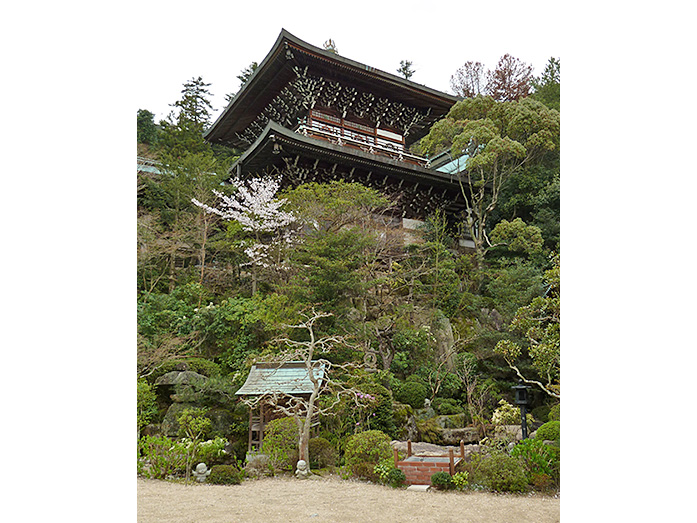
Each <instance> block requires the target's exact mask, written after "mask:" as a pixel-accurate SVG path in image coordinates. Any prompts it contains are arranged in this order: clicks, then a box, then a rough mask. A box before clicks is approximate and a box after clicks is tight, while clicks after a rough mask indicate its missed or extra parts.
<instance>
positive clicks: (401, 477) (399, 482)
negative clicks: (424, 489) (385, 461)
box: [386, 467, 407, 488]
mask: <svg viewBox="0 0 697 523" xmlns="http://www.w3.org/2000/svg"><path fill="white" fill-rule="evenodd" d="M406 481H407V476H406V474H404V472H402V471H401V470H400V469H398V468H396V467H395V468H392V469H390V471H389V472H388V473H387V481H386V482H387V484H388V485H389V486H390V487H394V488H399V487H401V486H403V485H404V484H405V483H406Z"/></svg>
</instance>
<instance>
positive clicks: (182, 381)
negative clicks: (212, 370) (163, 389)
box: [155, 370, 208, 386]
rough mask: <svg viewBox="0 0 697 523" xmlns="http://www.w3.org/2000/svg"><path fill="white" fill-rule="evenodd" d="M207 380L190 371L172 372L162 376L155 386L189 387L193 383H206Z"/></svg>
mask: <svg viewBox="0 0 697 523" xmlns="http://www.w3.org/2000/svg"><path fill="white" fill-rule="evenodd" d="M206 380H208V378H207V377H206V376H204V375H203V374H199V373H198V372H194V371H192V370H185V371H179V370H173V371H172V372H168V373H167V374H163V375H162V376H160V377H159V378H157V380H156V381H155V386H159V385H190V384H191V383H193V382H197V383H198V382H201V381H206Z"/></svg>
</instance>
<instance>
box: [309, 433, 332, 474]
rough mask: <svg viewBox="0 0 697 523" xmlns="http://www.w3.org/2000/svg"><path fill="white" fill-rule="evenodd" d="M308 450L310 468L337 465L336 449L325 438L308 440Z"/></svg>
mask: <svg viewBox="0 0 697 523" xmlns="http://www.w3.org/2000/svg"><path fill="white" fill-rule="evenodd" d="M308 451H309V454H310V468H311V469H322V468H324V467H333V466H335V465H336V458H337V456H336V450H335V449H334V447H332V444H331V443H329V440H327V439H325V438H321V437H318V438H310V441H309V442H308Z"/></svg>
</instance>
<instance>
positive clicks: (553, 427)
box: [535, 421, 560, 441]
mask: <svg viewBox="0 0 697 523" xmlns="http://www.w3.org/2000/svg"><path fill="white" fill-rule="evenodd" d="M559 429H560V425H559V422H558V421H548V422H547V423H545V424H544V425H542V426H541V427H540V428H539V429H537V433H536V434H535V439H536V440H539V441H543V440H551V441H559V440H560V438H559V435H560V430H559Z"/></svg>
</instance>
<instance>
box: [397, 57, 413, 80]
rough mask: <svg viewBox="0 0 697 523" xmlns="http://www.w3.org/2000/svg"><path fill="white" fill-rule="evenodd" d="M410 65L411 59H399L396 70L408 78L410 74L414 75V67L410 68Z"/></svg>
mask: <svg viewBox="0 0 697 523" xmlns="http://www.w3.org/2000/svg"><path fill="white" fill-rule="evenodd" d="M412 65H414V63H413V62H412V61H411V60H400V61H399V68H398V69H397V72H398V73H399V74H401V75H402V76H403V77H404V78H406V79H407V80H409V79H410V78H411V77H412V76H414V73H415V72H416V71H414V69H412V67H411V66H412Z"/></svg>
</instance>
